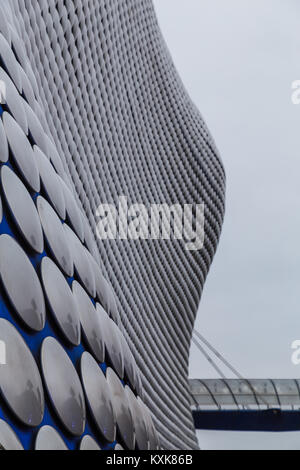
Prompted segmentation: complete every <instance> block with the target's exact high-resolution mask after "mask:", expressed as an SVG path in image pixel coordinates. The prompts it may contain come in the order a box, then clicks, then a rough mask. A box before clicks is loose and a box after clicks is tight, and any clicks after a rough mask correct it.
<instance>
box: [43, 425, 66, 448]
mask: <svg viewBox="0 0 300 470" xmlns="http://www.w3.org/2000/svg"><path fill="white" fill-rule="evenodd" d="M35 450H61V451H62V450H69V449H68V447H67V446H66V444H65V443H64V441H63V439H62V438H61V437H60V435H59V434H58V432H57V431H56V429H54V428H52V427H51V426H43V427H42V428H41V429H40V430H39V432H38V433H37V436H36V440H35Z"/></svg>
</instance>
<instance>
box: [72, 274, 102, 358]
mask: <svg viewBox="0 0 300 470" xmlns="http://www.w3.org/2000/svg"><path fill="white" fill-rule="evenodd" d="M72 289H73V294H74V298H75V302H76V305H77V308H78V311H79V317H80V322H81V326H82V331H83V334H84V337H85V340H86V342H87V344H88V347H89V350H90V352H91V353H92V354H93V355H94V356H95V358H96V359H97V361H98V362H104V359H105V347H104V332H103V330H102V328H101V325H102V324H101V322H100V318H99V315H97V312H96V309H95V307H94V305H93V303H92V301H91V299H90V298H89V296H88V294H87V293H86V292H85V290H84V289H83V287H81V285H80V284H79V283H78V282H77V281H73V284H72Z"/></svg>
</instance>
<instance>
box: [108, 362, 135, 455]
mask: <svg viewBox="0 0 300 470" xmlns="http://www.w3.org/2000/svg"><path fill="white" fill-rule="evenodd" d="M106 379H107V382H108V384H109V386H110V389H111V394H112V404H113V408H114V411H115V416H116V420H117V428H118V432H119V435H120V437H121V439H122V441H123V443H124V444H125V446H126V447H127V448H128V449H129V450H133V449H134V447H135V434H134V427H133V421H132V416H131V412H130V409H129V403H128V399H127V395H126V393H125V389H124V387H123V385H122V383H121V381H120V379H119V377H118V376H117V374H116V373H115V372H114V371H113V370H112V369H111V368H110V367H108V369H107V371H106Z"/></svg>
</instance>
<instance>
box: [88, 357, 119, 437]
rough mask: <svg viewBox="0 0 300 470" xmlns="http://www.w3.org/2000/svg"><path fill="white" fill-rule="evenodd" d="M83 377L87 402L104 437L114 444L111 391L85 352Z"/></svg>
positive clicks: (94, 362)
mask: <svg viewBox="0 0 300 470" xmlns="http://www.w3.org/2000/svg"><path fill="white" fill-rule="evenodd" d="M80 369H81V377H82V382H83V386H84V390H85V394H86V397H87V402H88V404H89V408H90V411H91V414H92V416H93V418H94V420H95V423H96V425H97V427H98V429H99V431H100V432H101V434H102V436H103V437H104V438H105V439H106V440H107V441H108V442H113V441H114V440H115V438H116V422H115V416H114V411H113V407H112V403H111V398H110V395H111V391H110V388H109V386H108V383H107V381H106V378H105V375H104V374H103V372H102V370H101V369H100V367H99V366H98V364H97V362H96V361H95V359H94V358H93V357H92V356H91V354H89V353H88V352H85V353H83V354H82V356H81V363H80Z"/></svg>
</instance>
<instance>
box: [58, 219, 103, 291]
mask: <svg viewBox="0 0 300 470" xmlns="http://www.w3.org/2000/svg"><path fill="white" fill-rule="evenodd" d="M64 229H65V232H66V235H67V238H68V241H69V247H70V250H71V253H72V257H73V261H74V267H75V271H76V274H77V276H78V278H79V280H80V282H81V283H82V284H83V285H84V287H85V288H86V290H87V291H88V293H89V294H90V295H91V296H92V297H95V296H96V286H95V276H94V272H93V269H92V267H91V264H90V261H89V257H88V255H87V250H86V248H85V247H84V246H83V244H82V243H81V241H80V240H79V238H78V237H77V235H75V233H74V232H73V230H71V229H70V227H69V226H68V225H67V224H65V225H64Z"/></svg>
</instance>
